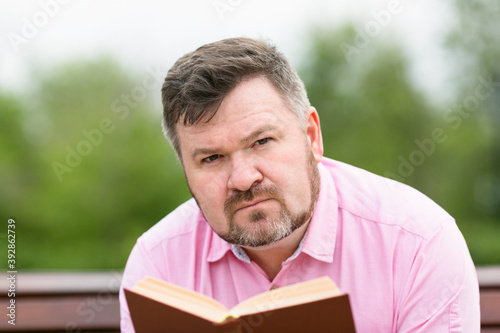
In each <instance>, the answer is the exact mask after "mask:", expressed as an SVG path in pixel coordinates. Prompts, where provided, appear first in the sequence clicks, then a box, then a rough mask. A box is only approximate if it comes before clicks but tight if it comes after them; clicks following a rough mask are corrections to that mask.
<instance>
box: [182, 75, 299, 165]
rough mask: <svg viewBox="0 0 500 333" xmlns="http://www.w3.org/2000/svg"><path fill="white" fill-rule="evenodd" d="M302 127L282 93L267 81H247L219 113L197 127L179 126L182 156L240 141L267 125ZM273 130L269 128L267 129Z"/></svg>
mask: <svg viewBox="0 0 500 333" xmlns="http://www.w3.org/2000/svg"><path fill="white" fill-rule="evenodd" d="M294 124H295V126H298V119H297V117H296V116H295V114H294V113H293V112H292V111H291V110H289V108H288V107H287V106H286V105H285V103H284V101H283V98H282V95H281V93H280V92H279V91H278V90H277V89H276V88H275V87H274V86H273V85H272V84H271V83H270V82H269V81H268V80H267V79H266V78H263V77H256V78H251V79H248V80H245V81H243V82H241V83H240V84H239V85H238V86H236V87H235V88H234V89H233V90H232V91H231V92H230V93H229V94H228V95H227V96H226V98H224V100H223V101H222V103H221V105H220V107H219V109H218V111H217V113H216V114H215V115H214V117H213V118H212V119H211V120H210V121H208V122H205V121H203V120H202V121H200V122H199V123H198V124H196V125H189V126H184V125H182V121H180V122H179V123H178V124H177V132H178V134H179V140H180V148H181V152H182V155H183V156H184V155H185V153H189V150H191V149H197V148H199V147H198V146H199V145H201V144H203V145H211V144H217V143H220V141H224V140H226V141H228V140H236V139H237V138H238V137H239V136H245V135H246V134H248V132H251V131H253V130H256V129H258V128H259V127H262V126H265V125H272V126H273V127H275V128H277V129H279V128H286V127H285V126H293V125H294ZM267 127H269V126H267Z"/></svg>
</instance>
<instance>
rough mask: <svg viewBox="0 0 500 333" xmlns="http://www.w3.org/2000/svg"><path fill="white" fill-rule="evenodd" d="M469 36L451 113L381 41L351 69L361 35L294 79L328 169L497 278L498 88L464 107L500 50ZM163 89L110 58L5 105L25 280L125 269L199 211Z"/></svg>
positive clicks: (312, 55)
mask: <svg viewBox="0 0 500 333" xmlns="http://www.w3.org/2000/svg"><path fill="white" fill-rule="evenodd" d="M456 2H457V3H459V4H460V5H457V10H458V11H457V13H458V14H457V15H458V17H459V18H460V17H462V16H461V15H463V16H464V17H465V14H463V13H462V12H461V11H462V10H470V8H468V7H467V6H468V5H466V2H465V1H459V0H457V1H456ZM476 2H481V1H476ZM464 8H465V9H464ZM477 15H479V14H477ZM461 27H463V25H462V24H458V25H457V27H456V28H455V30H454V33H453V34H450V38H449V40H448V45H449V51H450V54H455V55H459V54H465V53H467V54H469V55H468V56H467V57H460V56H457V59H455V60H456V63H457V66H458V65H460V66H459V67H460V68H462V69H463V71H462V72H461V75H462V76H461V77H462V79H461V80H457V84H456V87H454V88H455V90H456V91H457V94H456V97H455V101H454V102H453V103H451V104H450V105H433V104H431V103H430V102H429V99H428V98H427V97H426V96H425V95H424V94H422V93H421V92H419V91H418V90H417V89H416V88H415V85H414V84H413V82H412V81H411V80H410V78H409V66H410V63H409V60H408V59H407V58H406V57H405V55H404V53H403V52H402V49H401V48H400V47H399V46H398V45H397V44H395V43H390V42H386V41H385V39H382V38H380V39H377V40H374V41H373V42H372V43H371V44H370V45H368V46H367V47H364V48H361V49H360V50H359V51H360V52H358V53H357V54H356V55H355V57H353V58H352V59H350V61H347V59H346V57H345V54H344V53H343V52H342V50H341V48H340V47H339V45H340V44H341V43H343V42H349V41H353V39H354V38H355V36H356V33H357V32H356V29H354V27H353V26H346V27H343V28H341V29H335V30H332V29H329V28H316V29H313V30H312V31H311V33H310V38H309V39H308V41H307V43H306V44H305V46H304V47H305V50H306V52H305V54H304V57H303V61H302V62H301V64H300V65H299V66H298V67H299V68H298V69H299V73H300V75H301V77H302V78H303V79H304V81H305V83H306V87H307V89H308V93H309V97H310V100H311V103H312V104H313V105H314V106H315V107H316V108H317V109H318V112H319V114H320V117H321V127H322V131H323V140H324V145H325V155H326V156H328V157H331V158H334V159H337V160H341V161H345V162H347V163H350V164H353V165H356V166H359V167H362V168H365V169H367V170H370V171H372V172H374V173H377V174H380V175H384V176H388V177H391V178H394V179H396V180H399V181H403V182H405V183H407V184H409V185H411V186H413V187H416V188H417V189H419V190H421V191H422V192H424V193H425V194H427V195H428V196H430V197H431V198H432V199H434V200H435V201H436V202H437V203H438V204H440V205H441V206H443V207H444V208H445V209H447V210H448V211H449V212H450V213H451V214H452V215H453V216H454V217H455V218H456V220H457V223H458V225H459V227H460V228H461V230H462V231H463V233H464V236H465V238H466V240H467V241H468V244H469V248H470V250H471V253H472V256H473V259H474V261H475V263H476V264H478V265H481V264H492V263H496V264H498V263H500V242H498V237H499V236H500V209H499V207H500V173H499V170H500V164H499V161H500V148H499V146H500V145H499V140H498V139H499V137H498V133H497V131H495V129H496V128H498V125H499V122H498V121H499V118H500V116H499V108H500V106H499V101H500V98H498V96H499V95H500V86H498V87H495V88H493V89H494V92H493V93H490V94H489V95H488V97H487V98H484V100H483V99H481V100H480V104H479V105H478V106H477V108H474V110H473V111H472V112H468V113H467V116H463V115H464V114H465V113H459V112H458V109H457V108H456V106H454V105H455V104H460V103H462V104H463V103H465V101H466V100H467V97H468V96H471V95H474V94H475V91H476V90H477V88H478V85H479V84H480V82H479V81H478V79H477V77H478V76H482V77H484V78H485V79H488V78H489V75H490V74H491V75H493V76H492V77H493V78H496V77H498V73H500V71H499V68H498V63H497V62H494V61H491V60H490V59H493V58H494V57H495V56H496V57H497V58H496V59H498V50H497V49H495V48H488V47H484V48H473V49H471V47H470V46H471V44H470V43H475V42H476V41H475V40H474V39H473V38H457V35H460V34H464V33H465V32H464V31H461V30H460V28H461ZM468 29H471V30H472V29H474V28H471V27H468ZM477 29H482V27H481V26H480V25H478V27H477ZM481 31H482V30H481ZM496 31H498V30H496ZM468 32H469V33H474V32H472V31H468ZM478 34H480V32H478ZM491 39H494V40H495V41H496V44H495V45H500V43H498V42H500V41H499V40H498V39H499V37H498V35H495V36H490V35H487V36H486V37H484V42H488V43H491ZM491 52H496V53H494V54H491ZM462 58H463V59H465V60H463V61H464V62H466V63H467V64H468V66H465V65H464V64H462V63H460V61H461V59H462ZM145 80H146V81H145ZM497 81H498V80H497ZM144 82H149V84H148V85H145V84H144ZM159 89H160V82H159V81H156V82H155V79H154V78H153V77H151V73H150V72H148V71H144V73H143V76H142V77H141V76H140V75H138V76H133V75H131V74H130V73H129V72H128V71H127V70H126V69H125V68H123V67H121V66H119V65H117V63H116V62H115V61H113V60H112V59H108V58H103V59H97V60H88V61H77V62H73V63H68V64H64V65H60V66H56V67H54V68H51V69H50V70H47V71H45V72H41V73H39V74H37V75H34V76H33V80H32V81H31V82H30V87H29V90H28V91H26V93H25V94H23V95H22V96H16V95H12V94H11V95H8V94H5V93H4V94H0V112H1V119H2V121H1V122H0V156H1V161H0V186H1V189H2V191H1V192H0V213H1V214H0V215H1V216H3V217H4V218H3V221H4V222H5V225H6V223H7V219H8V218H14V219H15V220H16V226H17V229H16V232H17V233H16V235H17V239H16V240H17V242H16V245H17V249H18V251H17V253H16V254H17V258H16V259H17V267H18V269H121V268H123V267H124V265H125V262H126V259H127V257H128V254H129V253H130V250H131V248H132V246H133V245H134V243H135V240H136V239H137V237H139V236H140V235H141V233H143V232H144V231H146V230H147V229H148V228H149V227H151V226H152V225H153V224H154V223H156V222H157V221H158V220H160V219H161V218H162V217H163V216H165V215H166V214H167V213H168V212H170V211H171V210H173V209H174V208H175V207H176V206H178V205H179V204H180V203H182V202H184V201H185V200H187V199H188V198H189V197H190V195H189V192H188V189H187V186H186V184H185V180H184V175H183V173H182V168H181V167H180V165H179V163H178V162H177V160H176V158H175V154H174V153H173V151H172V149H171V148H170V147H169V145H168V143H167V141H166V140H165V139H164V137H163V135H162V132H161V127H160V122H161V110H159V109H158V107H154V106H153V104H152V103H151V100H152V99H153V98H155V99H159V98H160V97H159ZM484 91H487V90H484V89H483V90H481V92H484ZM436 130H438V132H439V134H440V135H438V136H436ZM436 138H438V139H439V140H436ZM5 230H7V228H6V226H5ZM0 233H2V232H1V231H0ZM0 237H3V238H1V239H2V243H4V242H3V240H4V239H5V238H6V237H5V235H3V236H0ZM4 260H6V259H5V258H3V257H2V258H1V259H0V263H2V264H3V262H4Z"/></svg>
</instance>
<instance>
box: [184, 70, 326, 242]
mask: <svg viewBox="0 0 500 333" xmlns="http://www.w3.org/2000/svg"><path fill="white" fill-rule="evenodd" d="M307 115H308V120H307V124H306V129H305V130H304V128H301V127H300V124H299V121H298V118H297V116H296V115H295V114H293V113H292V111H290V110H289V109H288V108H287V107H286V106H285V104H284V102H283V100H282V98H281V95H280V94H279V92H278V91H277V90H276V88H274V86H273V85H272V84H271V83H270V82H269V81H268V80H267V79H264V78H262V77H257V78H252V79H249V80H246V81H243V82H242V83H240V84H239V85H238V86H237V87H236V88H234V89H233V91H231V92H230V94H229V95H228V96H226V98H225V99H224V101H223V102H222V104H221V106H220V108H219V110H218V111H217V113H216V115H215V116H214V117H213V118H212V119H211V120H210V121H209V122H204V121H203V120H202V121H201V122H200V123H199V124H197V125H193V126H183V125H181V124H178V125H177V130H178V133H179V140H180V149H181V154H182V163H183V166H184V172H185V174H186V179H187V182H188V186H189V188H190V190H191V193H192V194H193V197H194V198H195V199H196V201H197V203H198V205H199V207H200V208H201V210H202V212H203V215H204V217H205V218H206V220H207V221H208V223H209V224H210V225H211V227H212V228H213V230H214V231H215V232H216V233H217V234H218V235H219V236H220V237H222V238H223V239H225V240H226V241H228V242H230V243H235V244H239V245H243V246H252V247H256V246H262V245H268V244H272V243H274V242H276V241H278V240H280V239H282V238H284V237H286V236H288V235H289V234H290V233H291V232H292V231H293V230H295V229H297V228H298V227H300V226H301V225H303V224H304V223H306V222H308V221H309V219H310V217H311V214H312V210H313V208H314V204H315V202H316V199H317V196H318V192H319V175H318V170H317V165H316V164H317V162H319V160H320V159H321V156H322V153H323V150H322V149H323V147H322V144H321V134H320V132H319V120H318V117H317V113H316V111H315V110H314V109H313V108H310V109H309V110H308V112H307Z"/></svg>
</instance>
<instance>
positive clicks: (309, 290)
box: [125, 277, 355, 333]
mask: <svg viewBox="0 0 500 333" xmlns="http://www.w3.org/2000/svg"><path fill="white" fill-rule="evenodd" d="M125 295H126V298H127V303H128V306H129V310H130V315H131V318H132V322H133V324H134V328H135V331H136V332H137V333H142V332H147V333H150V332H253V333H260V332H264V333H265V332H292V333H293V332H342V333H350V332H355V329H354V322H353V319H352V313H351V308H350V305H349V298H348V296H347V294H344V293H342V292H341V291H340V290H339V288H338V287H337V286H336V285H335V283H333V281H332V280H330V279H329V278H328V277H323V278H319V279H315V280H310V281H306V282H300V283H297V284H294V285H290V286H286V287H282V288H278V289H275V290H270V291H266V292H264V293H261V294H258V295H256V296H254V297H251V298H249V299H247V300H245V301H243V302H241V303H240V304H238V305H236V306H235V307H233V308H232V309H230V310H228V309H226V308H225V307H224V306H223V305H222V304H221V303H219V302H218V301H216V300H214V299H212V298H210V297H208V296H205V295H203V294H200V293H198V292H195V291H192V290H189V289H185V288H182V287H179V286H176V285H173V284H171V283H168V282H165V281H161V280H158V279H155V278H151V277H146V278H144V279H142V280H141V281H139V282H138V283H137V284H136V285H135V286H134V287H133V288H132V289H131V290H128V289H125Z"/></svg>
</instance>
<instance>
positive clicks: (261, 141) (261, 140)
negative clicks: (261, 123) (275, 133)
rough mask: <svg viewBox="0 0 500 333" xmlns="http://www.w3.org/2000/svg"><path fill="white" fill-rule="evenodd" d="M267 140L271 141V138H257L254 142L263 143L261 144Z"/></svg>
mask: <svg viewBox="0 0 500 333" xmlns="http://www.w3.org/2000/svg"><path fill="white" fill-rule="evenodd" d="M268 141H271V138H264V139H260V140H257V141H255V144H256V145H263V144H265V143H267V142H268Z"/></svg>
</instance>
